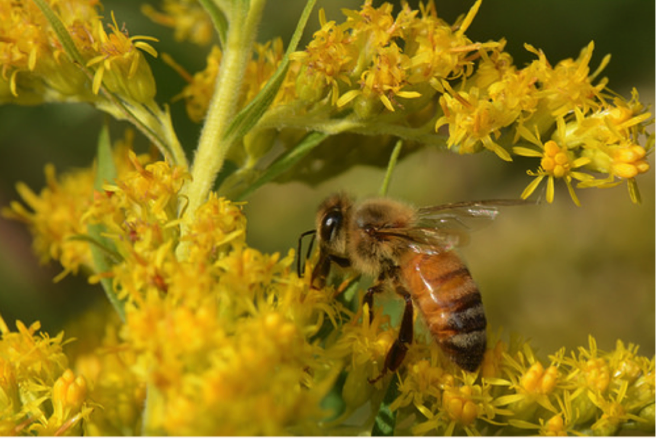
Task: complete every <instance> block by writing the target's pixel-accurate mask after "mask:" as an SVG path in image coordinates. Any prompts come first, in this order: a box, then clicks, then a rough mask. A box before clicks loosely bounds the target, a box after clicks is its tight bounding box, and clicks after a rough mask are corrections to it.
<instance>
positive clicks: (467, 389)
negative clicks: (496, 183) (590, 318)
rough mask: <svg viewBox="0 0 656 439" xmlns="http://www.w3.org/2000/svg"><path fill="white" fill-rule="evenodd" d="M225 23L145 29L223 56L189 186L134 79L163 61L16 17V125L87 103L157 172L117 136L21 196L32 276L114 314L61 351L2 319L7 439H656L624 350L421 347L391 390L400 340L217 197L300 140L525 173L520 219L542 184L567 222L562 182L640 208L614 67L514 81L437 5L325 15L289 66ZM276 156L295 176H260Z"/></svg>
mask: <svg viewBox="0 0 656 439" xmlns="http://www.w3.org/2000/svg"><path fill="white" fill-rule="evenodd" d="M210 3H211V2H199V3H196V2H193V1H189V0H166V1H164V2H163V5H162V6H161V9H160V10H159V12H158V10H156V9H155V8H151V7H146V8H144V11H145V12H146V14H147V15H149V16H150V17H151V18H152V19H153V20H154V21H156V22H158V23H161V24H164V25H166V26H170V27H172V28H174V29H175V32H176V38H177V39H190V40H192V41H194V42H196V43H199V44H206V43H207V42H208V41H209V39H210V31H209V30H210V29H211V27H210V26H211V25H213V26H215V27H216V30H217V31H218V34H219V40H220V42H221V44H222V46H221V48H218V47H215V48H213V49H212V50H211V52H210V54H209V55H208V58H207V62H208V67H207V69H206V70H205V71H203V72H199V73H197V74H196V75H194V76H193V77H192V76H191V75H188V78H189V80H190V83H189V85H188V87H186V88H185V89H184V90H183V91H182V93H181V96H182V97H184V99H185V100H186V102H187V110H188V114H189V116H190V117H191V118H192V119H193V120H195V121H202V120H205V121H206V123H205V125H204V126H203V130H202V132H201V136H200V140H199V146H198V148H197V150H196V154H195V158H194V163H193V166H189V164H188V163H187V159H186V154H185V152H184V151H183V150H182V147H181V144H180V142H179V141H178V140H177V137H176V134H175V131H174V129H173V124H172V122H171V120H170V114H169V112H168V109H167V108H165V109H162V108H160V107H159V106H158V105H157V104H156V103H155V101H154V96H155V91H156V87H155V81H154V78H153V75H152V73H151V71H150V68H149V66H148V64H147V63H146V61H145V57H144V56H143V54H142V51H145V52H147V53H149V54H151V55H153V56H155V55H156V52H155V50H154V49H153V48H152V47H151V46H150V45H149V44H147V43H146V42H144V41H143V40H152V39H151V38H149V37H134V36H133V37H130V36H129V35H128V33H127V31H125V29H124V27H123V25H119V24H118V22H117V21H116V19H115V18H114V15H113V14H110V16H111V21H109V22H108V23H107V25H104V24H103V22H102V20H101V17H100V16H99V11H100V10H101V9H100V6H101V5H100V4H99V2H97V1H81V0H61V1H54V0H32V1H11V2H9V1H4V2H0V67H1V73H2V74H1V75H0V103H10V102H11V103H18V104H37V103H42V102H50V101H62V102H70V101H77V102H89V103H92V104H94V105H95V106H96V107H97V108H99V109H101V110H103V111H107V112H109V113H110V114H112V115H114V116H115V117H117V118H121V119H126V120H128V121H129V122H130V123H132V124H133V125H134V126H135V127H136V128H137V129H139V130H140V131H141V132H142V133H143V134H144V135H145V136H146V137H148V139H149V140H150V141H151V142H152V143H153V144H155V145H156V146H157V147H159V149H160V152H161V153H162V155H163V156H164V160H159V159H158V158H156V157H154V156H153V155H147V154H143V155H137V154H135V153H134V152H133V148H132V143H133V134H132V132H131V131H127V132H126V135H125V138H124V139H122V140H120V141H119V142H116V143H115V144H114V147H113V151H112V154H111V156H110V155H109V154H107V155H108V156H110V157H105V153H107V151H106V150H108V149H109V143H110V142H109V141H108V139H107V137H108V136H106V135H105V134H106V133H105V132H104V133H103V135H102V136H101V141H100V142H99V148H98V149H99V158H98V162H97V163H96V164H95V165H94V167H92V168H90V169H83V170H78V171H75V172H69V173H64V174H61V175H57V174H56V172H55V169H54V167H53V166H51V165H48V166H46V170H45V174H46V181H47V185H46V187H45V188H44V189H42V190H41V191H40V193H38V194H37V193H36V192H34V191H32V190H31V189H29V188H28V187H27V186H26V185H25V184H22V183H19V184H18V186H17V189H18V193H19V195H20V196H21V197H22V198H23V202H24V204H21V203H19V202H13V203H11V205H10V206H9V207H8V208H5V209H3V214H4V215H5V216H7V217H10V218H13V219H16V220H20V221H23V222H24V223H26V224H27V225H28V227H29V228H30V231H31V232H32V233H33V235H34V244H33V246H34V249H35V251H36V253H37V254H38V255H39V256H40V258H41V260H42V261H44V262H45V261H48V260H56V261H58V262H59V263H60V264H61V265H62V266H63V272H62V273H61V274H60V275H59V276H58V278H61V277H63V276H65V275H67V274H69V273H73V274H75V273H78V271H80V270H84V272H85V274H88V276H89V280H90V281H91V282H100V283H101V284H102V287H103V288H104V289H105V292H106V294H107V295H108V297H109V299H110V300H109V302H110V303H111V304H112V306H114V308H115V310H116V311H117V312H116V313H113V314H111V315H108V313H107V311H106V310H103V311H102V312H99V313H96V312H95V311H94V312H90V313H88V314H86V315H84V316H82V317H81V318H80V319H79V320H78V321H76V322H74V323H73V324H71V330H70V332H72V334H73V335H74V336H75V338H76V340H75V341H71V342H70V343H68V344H67V345H66V346H65V349H64V344H65V343H66V342H65V341H64V338H63V333H60V334H59V335H57V336H56V337H53V338H50V337H49V336H48V335H47V334H43V333H41V334H37V331H38V330H39V323H38V322H37V323H34V324H32V325H31V326H29V327H26V326H25V325H24V324H23V323H21V322H17V323H16V331H12V330H10V328H9V326H8V325H7V324H6V323H5V322H4V321H3V320H2V319H1V318H0V332H1V333H2V339H0V433H3V434H14V435H17V434H45V435H60V434H73V435H79V434H89V435H136V434H147V435H264V434H266V435H289V434H306V435H310V434H312V435H314V434H324V435H327V434H353V435H355V434H363V433H369V432H377V431H378V429H388V430H389V433H397V434H406V435H410V434H434V435H437V434H445V435H451V434H469V435H483V434H490V435H492V434H495V435H514V434H525V433H538V434H549V435H564V434H579V433H583V434H601V435H607V434H615V433H618V432H622V431H623V430H625V429H631V428H634V429H636V430H637V431H639V432H652V433H653V431H654V421H655V383H654V378H655V377H654V373H655V372H654V368H655V361H654V359H653V358H652V359H651V360H650V359H648V358H645V357H642V356H639V355H638V348H637V347H636V346H634V345H631V344H629V345H628V346H627V345H625V344H624V343H622V342H619V341H618V343H617V345H616V347H615V349H614V350H613V351H611V352H602V351H601V350H599V349H597V347H596V342H595V341H594V339H593V338H592V337H591V338H590V341H589V346H588V347H586V348H579V351H578V352H575V353H570V354H567V353H566V352H565V350H564V349H563V350H561V351H558V352H556V353H555V354H554V355H552V356H550V357H549V358H541V359H538V358H537V357H536V356H535V355H534V354H533V351H532V349H531V347H530V345H529V344H528V343H526V342H524V341H522V340H518V339H511V340H510V342H508V343H505V342H503V341H501V340H500V337H499V336H496V335H492V336H490V340H489V342H488V346H489V348H488V350H487V352H486V353H485V357H484V360H483V364H482V366H481V368H480V370H479V371H477V372H475V373H469V372H464V371H462V370H460V369H458V368H457V367H456V366H455V365H454V364H452V363H451V362H449V360H448V359H447V358H446V357H445V356H444V355H443V353H442V352H441V351H440V350H439V348H438V347H437V344H436V343H435V342H434V341H433V340H432V338H431V337H430V336H427V335H426V334H425V333H420V334H417V335H416V336H415V340H414V342H413V343H412V344H411V346H409V347H408V352H407V355H406V356H405V360H404V363H403V365H402V366H401V367H400V368H399V370H398V371H397V372H396V373H388V374H387V375H386V376H384V377H382V378H381V379H379V380H374V381H373V384H372V382H371V381H370V380H371V379H372V378H375V377H380V374H381V371H382V370H383V368H384V367H383V365H384V362H385V357H386V355H387V353H388V351H389V349H390V347H391V346H392V344H393V343H394V342H395V340H396V339H397V332H398V330H397V328H395V327H394V325H392V324H391V319H390V316H388V315H387V314H385V313H383V310H382V307H378V308H376V309H369V307H363V306H362V303H361V302H362V295H363V291H362V288H360V286H359V284H358V282H357V281H356V280H354V279H347V280H345V281H344V282H343V283H342V284H341V285H338V286H333V285H330V286H327V287H325V288H321V289H317V288H316V287H314V286H313V285H311V282H310V280H309V276H306V277H302V276H301V277H299V275H298V274H297V272H296V270H295V269H294V267H293V260H294V254H293V251H289V252H288V253H287V254H286V255H280V254H278V253H276V254H264V253H262V252H260V251H258V250H257V249H255V248H252V247H250V246H249V245H248V244H247V239H246V233H247V227H246V224H247V221H246V217H245V215H244V213H243V211H242V204H240V203H238V202H234V201H231V199H229V198H227V197H226V196H225V194H226V192H227V189H226V188H225V187H224V186H221V187H220V188H219V190H218V192H211V188H213V187H214V185H215V183H216V182H215V179H216V176H217V174H218V173H219V171H221V170H222V166H223V164H224V161H225V160H226V158H227V159H228V160H231V161H233V162H234V164H236V165H237V167H238V168H239V169H237V170H236V171H235V172H233V173H232V174H231V175H228V176H227V178H226V179H225V180H223V181H224V185H225V186H227V187H229V186H230V185H232V187H236V188H239V190H244V186H247V185H249V184H251V183H253V181H254V179H256V178H258V177H262V176H263V175H264V176H265V177H266V178H269V179H272V178H275V177H277V176H279V175H281V173H282V172H283V171H285V170H287V169H289V168H290V167H291V166H293V165H294V164H295V163H297V161H298V160H300V158H299V157H301V156H302V155H303V154H306V153H307V152H308V151H309V150H310V149H311V148H312V147H313V144H312V142H313V141H316V139H317V138H319V139H320V140H323V139H322V138H321V136H314V137H313V136H312V135H309V136H307V137H305V138H304V140H302V141H299V138H300V137H301V133H302V134H305V133H307V132H308V131H316V132H319V133H321V134H322V135H324V134H325V135H327V134H339V133H343V132H350V133H356V134H369V135H371V134H375V135H394V136H397V137H401V138H404V139H407V140H411V141H416V142H420V143H422V144H428V145H438V146H441V147H444V148H447V149H450V150H453V151H457V152H459V153H461V154H471V153H476V152H479V151H490V152H493V153H494V154H495V155H496V156H498V157H500V158H501V159H503V160H511V159H512V155H513V154H514V155H520V156H526V157H531V158H534V159H536V165H535V169H536V170H531V171H528V172H529V175H531V176H533V177H534V180H533V181H532V182H531V183H530V184H529V185H528V187H527V188H526V189H525V191H524V193H523V195H522V196H523V197H524V198H526V197H528V196H530V195H531V194H532V193H533V192H534V191H535V190H536V188H537V187H538V185H539V184H540V183H541V182H543V181H545V180H546V181H547V196H546V199H547V200H548V201H549V202H551V201H552V200H553V198H554V191H555V190H554V184H555V181H557V180H562V181H564V182H565V184H566V186H567V187H568V189H569V191H570V194H571V197H572V199H573V200H574V201H575V202H576V203H577V204H578V199H577V197H576V194H575V192H574V186H573V182H574V180H576V181H577V182H578V184H577V187H610V186H614V185H617V184H619V183H621V182H623V181H626V182H627V184H628V187H629V191H630V196H631V198H632V200H633V201H638V200H639V193H638V190H637V184H636V180H635V179H636V177H637V176H639V175H640V174H642V173H645V172H647V171H649V169H650V165H649V163H648V162H647V159H646V157H647V155H648V154H649V153H650V150H651V148H652V146H653V136H652V137H651V139H650V140H648V141H647V146H643V145H642V144H641V143H640V142H641V141H642V140H643V139H642V137H643V136H644V135H645V128H646V126H647V125H648V123H649V122H650V121H649V119H650V117H651V115H650V113H648V112H647V110H646V109H645V108H644V106H643V105H642V104H641V103H640V101H639V99H638V96H637V93H635V92H634V94H633V96H632V98H631V100H629V101H627V100H625V99H623V98H621V97H614V96H613V95H611V94H610V93H609V92H608V91H607V90H606V82H607V81H606V80H605V79H601V80H598V81H597V80H596V78H597V76H598V74H599V72H600V71H601V69H602V68H603V67H604V66H605V64H606V63H607V59H604V61H603V62H602V65H601V66H600V67H599V68H598V69H597V71H596V72H594V73H592V74H590V71H589V62H590V59H591V56H592V50H593V45H592V44H590V45H589V46H588V47H586V48H585V49H583V51H582V52H581V55H580V56H579V57H578V58H577V59H575V60H573V59H568V60H564V61H560V62H558V63H557V64H555V65H552V64H551V63H550V62H549V61H548V60H547V57H546V55H545V54H544V53H543V52H542V51H540V50H538V49H535V48H533V47H531V46H527V47H526V48H527V50H528V51H530V52H531V53H533V54H534V55H535V56H536V59H535V60H534V61H533V62H532V63H530V64H529V65H527V66H526V67H524V68H518V67H516V66H514V65H513V62H512V58H511V56H510V55H509V54H508V53H506V52H505V51H504V47H505V42H504V41H490V42H475V41H472V40H470V39H469V38H468V37H467V36H466V32H467V30H468V28H469V27H470V25H471V23H472V21H473V19H474V17H475V15H476V14H477V11H478V9H479V7H480V4H481V2H480V0H478V1H476V2H475V3H474V5H473V6H472V8H471V10H470V11H469V12H468V13H467V14H466V15H464V16H463V17H461V18H460V19H458V20H457V21H456V22H455V23H453V24H448V23H446V22H445V21H444V20H442V19H441V18H439V17H438V15H437V11H436V8H435V5H434V3H433V2H428V3H427V4H422V5H421V6H420V7H419V10H414V9H412V8H411V7H410V6H409V5H407V4H403V5H402V7H401V10H400V11H399V12H398V13H397V14H396V15H394V14H393V7H392V6H391V5H390V4H386V3H385V4H382V5H381V6H379V7H374V6H373V4H372V3H373V2H372V1H371V0H366V1H365V2H364V4H363V5H362V7H361V8H360V9H359V10H345V11H344V13H345V16H346V19H345V21H344V22H342V23H337V22H335V21H328V20H327V19H326V17H325V14H324V13H323V12H320V15H319V16H320V24H321V28H320V29H319V30H318V31H317V32H315V33H314V36H313V39H312V41H311V42H310V43H309V44H308V45H307V47H306V48H305V50H302V51H297V52H293V53H289V54H285V52H284V50H283V47H282V43H281V41H280V40H274V41H272V42H270V43H266V44H256V43H254V36H253V33H254V30H255V29H256V28H257V24H258V22H259V18H260V17H261V14H262V10H263V1H262V0H252V1H250V2H220V1H219V2H216V8H215V9H212V7H209V6H212V5H210ZM310 3H311V2H310ZM212 4H213V3H212ZM199 5H202V6H203V7H204V8H207V9H203V10H205V11H207V12H209V14H210V15H211V19H209V18H208V16H207V15H206V14H205V13H204V12H201V8H200V6H199ZM210 23H211V24H210ZM294 35H295V36H298V35H300V33H299V32H298V31H297V32H296V33H295V34H294ZM293 40H294V38H293V39H292V41H293ZM292 46H293V47H295V46H294V45H293V44H292ZM294 50H295V49H294ZM290 52H291V50H290ZM251 54H254V55H251ZM172 64H173V62H172ZM279 68H281V69H282V68H285V69H286V70H280V71H279V70H278V69H279ZM180 70H181V71H182V70H183V69H182V68H180ZM269 80H271V81H269ZM267 81H269V83H267ZM595 81H596V82H595ZM215 88H216V90H215ZM281 131H282V132H283V133H282V134H281V135H278V133H279V132H281ZM313 134H317V133H313ZM307 138H310V139H311V140H310V141H307ZM320 140H319V141H320ZM339 140H341V138H340V139H339ZM306 141H307V143H304V142H306ZM276 142H279V144H280V145H279V146H280V148H279V149H278V150H281V151H284V153H282V155H281V156H279V157H278V158H273V163H272V164H271V165H270V167H268V168H267V166H269V163H271V159H272V157H271V155H273V153H274V152H275V150H274V148H273V146H274V145H275V144H276ZM650 142H651V143H650ZM643 143H644V142H643ZM298 145H300V147H299V148H300V149H302V150H301V151H298V150H296V149H293V148H296V147H298ZM314 145H316V143H315V144H314ZM342 146H343V145H342ZM355 147H356V146H354V148H355ZM360 147H362V145H361V144H360ZM362 151H365V149H361V150H360V152H362ZM268 153H272V154H268ZM328 153H330V152H328ZM333 155H334V154H333ZM356 155H357V154H356ZM363 156H364V157H363V159H366V160H369V158H368V157H366V154H365V155H363ZM280 157H282V160H278V159H279V158H280ZM315 158H316V157H315ZM339 160H340V161H341V165H344V164H347V163H348V164H350V163H354V162H355V161H357V160H358V159H352V158H348V157H347V158H342V157H339ZM333 161H335V157H333ZM599 174H601V176H602V177H599ZM103 178H105V180H104V181H102V179H103ZM267 181H268V180H267ZM253 184H254V183H253ZM312 263H313V261H312V259H310V262H309V264H310V265H311V264H312ZM311 268H312V267H307V269H306V272H311ZM390 420H391V421H393V422H390ZM372 428H373V430H372Z"/></svg>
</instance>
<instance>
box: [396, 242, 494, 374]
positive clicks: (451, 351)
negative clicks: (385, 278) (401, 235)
mask: <svg viewBox="0 0 656 439" xmlns="http://www.w3.org/2000/svg"><path fill="white" fill-rule="evenodd" d="M401 270H402V273H401V276H402V277H403V279H404V281H405V283H406V285H407V287H408V289H409V290H410V293H411V294H412V297H413V299H414V301H415V304H416V305H417V307H418V308H419V310H420V311H421V313H422V315H423V317H424V320H425V321H426V324H427V325H428V329H429V330H430V332H431V334H433V336H434V337H435V339H436V340H437V343H438V344H439V345H440V347H441V348H442V350H443V351H444V352H445V353H446V354H447V355H448V356H449V357H450V358H451V360H452V361H453V362H454V363H456V364H457V365H458V366H460V367H461V368H462V369H465V370H468V371H474V370H476V369H478V367H479V366H480V365H481V362H482V361H483V354H485V347H486V335H485V326H486V324H487V321H486V320H485V313H484V310H483V302H482V301H481V293H480V292H479V291H478V287H477V286H476V284H475V283H474V281H473V279H472V277H471V275H470V274H469V270H467V267H465V265H464V264H463V263H462V261H461V260H460V258H459V257H458V255H456V254H455V253H454V252H452V251H446V252H443V253H439V254H425V253H412V254H411V255H410V257H409V259H407V260H406V261H403V263H402V264H401Z"/></svg>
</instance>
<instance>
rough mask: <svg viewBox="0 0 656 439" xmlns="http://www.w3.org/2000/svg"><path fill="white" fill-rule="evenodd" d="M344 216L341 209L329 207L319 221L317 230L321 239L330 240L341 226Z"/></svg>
mask: <svg viewBox="0 0 656 439" xmlns="http://www.w3.org/2000/svg"><path fill="white" fill-rule="evenodd" d="M343 220H344V216H343V215H342V212H341V210H338V209H331V210H329V211H328V213H326V216H324V217H323V221H322V222H321V230H320V231H319V233H320V235H321V239H322V240H323V241H325V242H329V241H332V240H333V239H335V236H336V235H337V233H338V232H339V230H340V229H341V228H342V222H343Z"/></svg>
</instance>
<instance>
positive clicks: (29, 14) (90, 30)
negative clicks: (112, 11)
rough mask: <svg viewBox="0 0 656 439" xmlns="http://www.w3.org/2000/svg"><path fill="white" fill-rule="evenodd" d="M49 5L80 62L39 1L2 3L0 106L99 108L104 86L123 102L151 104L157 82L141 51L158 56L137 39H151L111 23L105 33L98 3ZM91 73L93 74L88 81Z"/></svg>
mask: <svg viewBox="0 0 656 439" xmlns="http://www.w3.org/2000/svg"><path fill="white" fill-rule="evenodd" d="M47 4H48V5H49V7H50V8H52V9H51V11H52V12H53V13H54V14H56V16H57V17H58V19H59V20H60V22H61V25H62V26H63V27H64V28H65V29H66V30H67V32H68V34H69V35H70V37H71V39H72V44H73V45H74V47H75V50H77V53H78V54H79V57H80V59H72V58H71V56H70V54H69V53H67V52H66V50H65V49H64V47H62V45H63V44H62V42H61V41H60V40H59V38H58V37H57V35H56V34H55V32H54V31H53V27H52V26H51V24H50V23H49V21H48V20H47V19H46V16H45V15H44V14H43V12H42V10H41V9H40V8H39V7H38V6H37V2H32V1H18V2H2V4H0V65H1V69H2V75H0V102H2V103H8V102H14V103H19V104H23V105H34V104H38V103H42V102H53V101H54V102H67V101H78V102H79V101H82V102H91V103H94V104H96V105H102V101H103V98H102V97H100V96H98V91H99V89H100V86H101V84H102V83H104V85H105V87H107V89H108V90H109V91H111V92H114V93H120V94H121V95H122V96H123V98H124V99H131V100H133V101H135V102H141V103H149V102H150V101H152V99H153V98H154V96H155V80H154V78H153V76H152V73H151V71H150V67H149V66H148V63H146V61H145V59H144V57H143V54H142V53H141V50H143V51H145V52H148V53H149V54H151V55H153V56H156V55H157V53H156V52H155V49H153V48H152V47H151V46H150V45H149V44H148V43H145V42H144V41H139V40H144V39H150V40H153V38H150V37H138V36H137V37H129V36H128V35H127V32H126V31H124V30H123V29H121V28H120V27H119V25H118V24H117V23H116V21H115V20H114V22H113V24H112V25H111V26H110V29H111V32H110V33H107V31H106V30H105V29H104V25H103V22H102V20H101V17H100V15H99V12H98V4H97V2H89V1H80V0H71V1H67V2H56V1H48V2H47ZM112 18H113V16H112ZM138 49H141V50H138ZM79 63H83V64H84V66H85V67H87V68H88V70H86V71H85V70H84V69H83V68H81V66H79ZM89 75H92V76H93V78H92V79H91V81H90V78H89V77H88V76H89Z"/></svg>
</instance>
